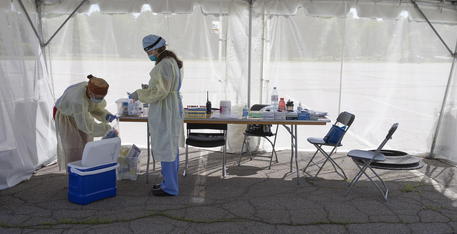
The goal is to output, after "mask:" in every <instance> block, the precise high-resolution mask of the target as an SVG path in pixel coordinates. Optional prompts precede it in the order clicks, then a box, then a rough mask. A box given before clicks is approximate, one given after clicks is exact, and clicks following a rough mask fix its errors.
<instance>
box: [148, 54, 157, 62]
mask: <svg viewBox="0 0 457 234" xmlns="http://www.w3.org/2000/svg"><path fill="white" fill-rule="evenodd" d="M148 57H149V60H151V61H157V57H156V56H155V55H149V56H148Z"/></svg>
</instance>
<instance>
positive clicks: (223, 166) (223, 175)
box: [222, 145, 226, 178]
mask: <svg viewBox="0 0 457 234" xmlns="http://www.w3.org/2000/svg"><path fill="white" fill-rule="evenodd" d="M223 148H224V149H223V153H222V178H225V174H226V173H225V172H226V170H225V169H226V168H225V151H226V145H224V147H223Z"/></svg>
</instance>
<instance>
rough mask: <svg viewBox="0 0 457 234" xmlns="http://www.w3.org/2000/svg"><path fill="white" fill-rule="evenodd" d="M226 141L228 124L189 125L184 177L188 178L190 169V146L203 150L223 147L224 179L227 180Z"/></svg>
mask: <svg viewBox="0 0 457 234" xmlns="http://www.w3.org/2000/svg"><path fill="white" fill-rule="evenodd" d="M198 129H200V130H221V131H222V132H220V133H219V132H218V133H214V132H212V133H208V132H195V131H194V130H198ZM226 139H227V124H195V123H188V124H187V138H186V164H185V167H184V171H183V176H186V171H187V168H188V161H189V156H188V151H189V145H191V146H196V147H203V148H210V147H218V146H222V148H223V153H222V177H224V178H225V172H226V166H225V152H226Z"/></svg>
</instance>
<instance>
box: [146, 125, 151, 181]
mask: <svg viewBox="0 0 457 234" xmlns="http://www.w3.org/2000/svg"><path fill="white" fill-rule="evenodd" d="M146 129H147V133H146V136H147V138H148V146H147V150H148V160H147V163H146V184H148V183H149V162H150V159H151V149H150V146H149V123H147V128H146Z"/></svg>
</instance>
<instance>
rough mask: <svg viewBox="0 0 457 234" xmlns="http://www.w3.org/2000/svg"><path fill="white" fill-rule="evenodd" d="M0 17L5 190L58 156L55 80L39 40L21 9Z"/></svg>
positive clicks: (0, 181) (1, 177) (0, 172)
mask: <svg viewBox="0 0 457 234" xmlns="http://www.w3.org/2000/svg"><path fill="white" fill-rule="evenodd" d="M10 7H11V6H10ZM26 7H28V9H33V8H31V7H30V5H26ZM14 8H16V9H19V5H18V4H14V5H13V9H14ZM32 13H33V12H32ZM32 17H33V15H32ZM0 21H1V22H2V24H0V80H1V85H0V189H4V188H8V187H11V186H14V185H16V184H17V183H19V182H21V181H22V180H25V179H28V178H30V176H32V173H33V171H34V170H35V169H36V168H37V167H40V166H41V165H43V164H45V163H46V162H49V161H52V160H54V159H55V154H56V139H55V131H54V124H53V122H52V117H51V115H52V105H53V96H52V92H51V91H52V88H51V86H52V82H51V81H50V80H48V77H47V75H46V72H45V71H46V70H45V62H44V57H43V56H42V54H41V49H40V46H39V42H38V39H37V38H36V36H35V34H34V32H33V31H32V28H31V27H30V24H29V23H28V22H27V19H26V18H25V17H24V14H19V13H18V11H11V10H5V9H2V10H0Z"/></svg>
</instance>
